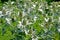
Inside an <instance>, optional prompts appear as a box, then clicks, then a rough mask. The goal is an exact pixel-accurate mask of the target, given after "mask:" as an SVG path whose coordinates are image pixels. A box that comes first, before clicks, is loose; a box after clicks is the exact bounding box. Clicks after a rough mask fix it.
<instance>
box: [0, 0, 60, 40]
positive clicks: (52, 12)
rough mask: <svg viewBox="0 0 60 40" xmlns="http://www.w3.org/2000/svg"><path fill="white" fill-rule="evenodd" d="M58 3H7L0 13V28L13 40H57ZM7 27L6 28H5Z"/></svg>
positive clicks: (58, 27) (59, 21) (59, 11)
mask: <svg viewBox="0 0 60 40" xmlns="http://www.w3.org/2000/svg"><path fill="white" fill-rule="evenodd" d="M59 4H60V2H58V3H57V2H53V3H51V5H48V4H47V2H46V1H40V2H38V1H37V2H32V1H31V0H30V1H21V2H18V3H16V2H14V1H13V2H8V3H5V4H3V7H2V10H1V11H0V25H3V27H2V26H0V27H1V28H0V29H2V30H3V31H4V30H5V32H2V35H4V34H6V29H7V30H8V31H10V32H11V33H12V36H14V37H12V38H11V39H13V40H55V39H56V40H59V33H60V25H59V24H60V5H59ZM6 27H7V28H6ZM9 37H10V36H9Z"/></svg>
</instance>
